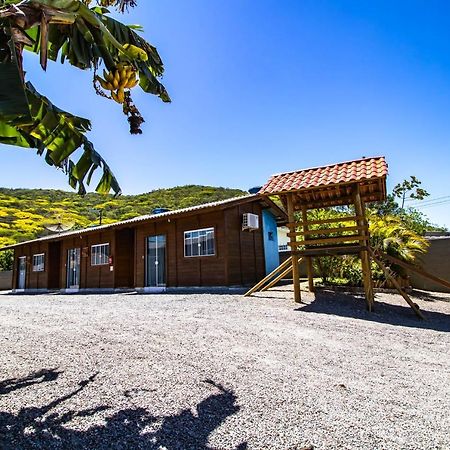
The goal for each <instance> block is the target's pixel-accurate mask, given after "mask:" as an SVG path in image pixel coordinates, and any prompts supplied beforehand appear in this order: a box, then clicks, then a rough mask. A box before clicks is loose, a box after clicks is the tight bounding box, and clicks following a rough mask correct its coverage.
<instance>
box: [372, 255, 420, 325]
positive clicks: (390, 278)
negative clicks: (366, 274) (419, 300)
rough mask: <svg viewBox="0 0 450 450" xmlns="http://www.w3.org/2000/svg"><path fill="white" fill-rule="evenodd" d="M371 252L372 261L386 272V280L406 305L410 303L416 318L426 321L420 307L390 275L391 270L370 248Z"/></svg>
mask: <svg viewBox="0 0 450 450" xmlns="http://www.w3.org/2000/svg"><path fill="white" fill-rule="evenodd" d="M369 252H370V255H371V256H372V259H373V260H374V261H375V262H376V263H377V264H378V266H379V267H380V269H381V270H382V271H383V272H384V275H385V276H386V278H387V279H388V280H389V281H390V282H391V283H392V284H393V285H394V287H395V289H397V291H398V293H399V294H400V295H401V296H402V297H403V298H404V299H405V300H406V303H408V305H409V306H410V307H411V308H412V310H413V311H414V313H415V314H416V316H417V317H419V318H420V319H425V317H424V316H423V314H422V312H421V311H420V309H419V308H418V306H417V305H416V304H415V303H414V302H413V301H412V300H411V299H410V298H409V295H408V294H407V293H406V292H405V291H404V290H403V289H402V288H401V286H400V284H398V281H397V280H396V279H395V278H394V277H393V276H392V275H391V274H390V273H389V270H388V269H387V268H386V266H385V265H384V264H383V263H382V262H381V261H380V260H379V259H378V258H377V257H376V256H375V254H374V253H373V250H372V249H371V248H369Z"/></svg>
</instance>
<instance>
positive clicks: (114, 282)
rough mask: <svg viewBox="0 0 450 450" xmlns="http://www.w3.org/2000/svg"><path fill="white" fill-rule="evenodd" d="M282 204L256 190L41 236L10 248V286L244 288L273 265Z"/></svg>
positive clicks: (67, 289)
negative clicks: (11, 273)
mask: <svg viewBox="0 0 450 450" xmlns="http://www.w3.org/2000/svg"><path fill="white" fill-rule="evenodd" d="M286 222H287V216H286V213H285V212H284V210H282V209H280V208H279V207H278V206H277V205H276V204H275V203H273V202H272V201H271V200H270V199H269V198H266V197H262V196H260V195H247V196H243V197H238V198H233V199H228V200H223V201H218V202H214V203H209V204H205V205H199V206H194V207H191V208H185V209H180V210H176V211H166V212H162V213H159V214H150V215H145V216H140V217H136V218H133V219H129V220H125V221H122V222H117V223H114V224H108V225H101V226H96V227H91V228H86V229H83V230H76V231H69V232H64V233H60V234H57V235H51V236H45V237H42V238H39V239H35V240H32V241H28V242H23V243H19V244H16V245H12V246H8V247H5V248H3V249H0V250H5V249H8V248H11V249H13V250H14V270H13V287H14V291H16V292H17V291H19V292H20V291H27V290H29V291H41V290H42V291H47V290H61V291H63V292H77V291H84V290H89V289H91V290H112V289H123V288H135V289H138V290H145V291H150V292H151V291H161V290H164V289H165V288H166V287H187V286H243V285H250V284H253V283H255V282H257V281H258V280H260V279H261V278H262V277H264V275H265V274H266V273H268V272H270V271H271V270H273V269H274V267H276V266H277V265H278V264H279V260H278V246H277V235H276V233H277V225H279V224H284V223H286Z"/></svg>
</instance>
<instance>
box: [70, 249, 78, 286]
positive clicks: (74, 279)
mask: <svg viewBox="0 0 450 450" xmlns="http://www.w3.org/2000/svg"><path fill="white" fill-rule="evenodd" d="M80 257H81V249H79V248H71V249H69V250H68V251H67V287H68V288H69V289H78V288H79V287H80Z"/></svg>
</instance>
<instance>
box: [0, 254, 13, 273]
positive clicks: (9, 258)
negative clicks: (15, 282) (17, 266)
mask: <svg viewBox="0 0 450 450" xmlns="http://www.w3.org/2000/svg"><path fill="white" fill-rule="evenodd" d="M13 259H14V253H13V251H12V250H5V251H4V252H0V272H3V271H6V270H12V268H13Z"/></svg>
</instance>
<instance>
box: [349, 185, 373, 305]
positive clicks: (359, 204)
mask: <svg viewBox="0 0 450 450" xmlns="http://www.w3.org/2000/svg"><path fill="white" fill-rule="evenodd" d="M354 203H355V212H356V215H357V216H359V217H362V219H358V225H359V226H362V227H364V228H365V229H364V230H362V231H361V236H363V237H365V238H366V239H364V240H363V241H361V242H362V243H363V245H364V246H365V248H366V249H365V250H361V253H360V256H361V266H362V272H363V283H364V292H365V294H366V302H367V309H368V310H369V311H372V309H373V304H374V300H375V297H374V293H373V282H372V269H371V268H370V255H369V234H368V231H366V229H367V221H366V212H365V207H364V202H363V201H362V198H361V194H360V191H359V184H356V186H355V190H354Z"/></svg>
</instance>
